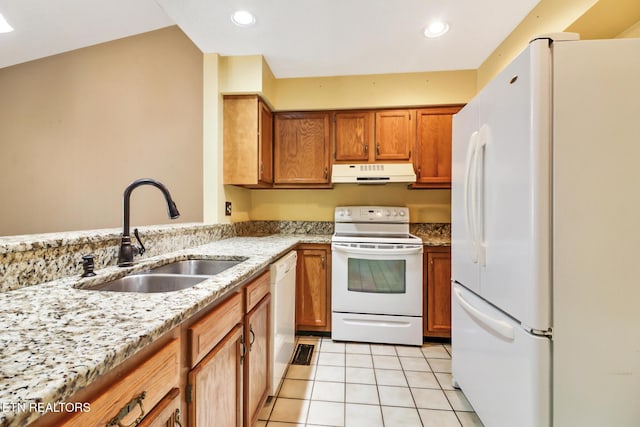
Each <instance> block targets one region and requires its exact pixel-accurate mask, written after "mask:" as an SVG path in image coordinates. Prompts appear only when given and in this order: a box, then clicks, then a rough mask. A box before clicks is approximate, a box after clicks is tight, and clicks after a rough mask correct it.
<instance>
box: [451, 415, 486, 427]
mask: <svg viewBox="0 0 640 427" xmlns="http://www.w3.org/2000/svg"><path fill="white" fill-rule="evenodd" d="M456 415H457V416H458V418H459V419H460V422H461V423H462V426H463V427H483V426H484V424H482V421H480V418H478V415H477V414H476V413H475V412H456Z"/></svg>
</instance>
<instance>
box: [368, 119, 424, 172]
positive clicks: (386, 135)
mask: <svg viewBox="0 0 640 427" xmlns="http://www.w3.org/2000/svg"><path fill="white" fill-rule="evenodd" d="M375 114H376V138H375V160H376V161H380V160H410V159H411V153H412V150H413V145H414V141H415V114H416V110H406V109H405V110H382V111H376V113H375Z"/></svg>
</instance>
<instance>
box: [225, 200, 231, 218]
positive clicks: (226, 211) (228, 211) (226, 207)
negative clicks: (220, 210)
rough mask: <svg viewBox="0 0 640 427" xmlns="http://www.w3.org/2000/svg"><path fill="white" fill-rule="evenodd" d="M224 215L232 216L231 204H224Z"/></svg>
mask: <svg viewBox="0 0 640 427" xmlns="http://www.w3.org/2000/svg"><path fill="white" fill-rule="evenodd" d="M224 214H225V216H231V202H224Z"/></svg>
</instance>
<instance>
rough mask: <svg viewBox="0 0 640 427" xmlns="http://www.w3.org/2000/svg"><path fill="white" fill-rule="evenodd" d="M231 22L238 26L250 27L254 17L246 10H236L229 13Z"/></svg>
mask: <svg viewBox="0 0 640 427" xmlns="http://www.w3.org/2000/svg"><path fill="white" fill-rule="evenodd" d="M231 22H233V23H234V24H236V25H237V26H238V27H250V26H251V25H253V24H255V23H256V17H255V16H253V14H251V12H247V11H246V10H236V11H235V12H233V15H231Z"/></svg>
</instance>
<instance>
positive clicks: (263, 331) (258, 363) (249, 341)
mask: <svg viewBox="0 0 640 427" xmlns="http://www.w3.org/2000/svg"><path fill="white" fill-rule="evenodd" d="M270 323H271V294H267V295H266V296H265V297H264V298H263V299H262V301H260V303H258V304H257V305H256V306H255V307H254V308H253V309H252V310H251V311H250V312H249V313H247V315H246V316H245V325H244V328H245V332H244V334H245V346H246V353H245V363H244V425H245V427H252V426H253V425H254V424H255V423H256V420H257V419H258V414H259V413H260V410H261V409H262V405H264V402H265V400H266V399H267V394H268V393H269V381H270V378H271V375H270V370H271V369H270V358H271V353H270V351H269V332H270V328H271V324H270Z"/></svg>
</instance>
